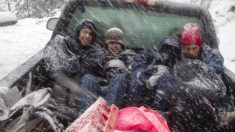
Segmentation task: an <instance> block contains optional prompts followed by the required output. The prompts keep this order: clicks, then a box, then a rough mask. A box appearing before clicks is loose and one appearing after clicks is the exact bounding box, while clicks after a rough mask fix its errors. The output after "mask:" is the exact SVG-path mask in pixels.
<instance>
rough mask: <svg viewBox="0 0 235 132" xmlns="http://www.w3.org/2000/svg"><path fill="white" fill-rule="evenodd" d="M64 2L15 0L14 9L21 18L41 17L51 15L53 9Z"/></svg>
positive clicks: (59, 7) (59, 0)
mask: <svg viewBox="0 0 235 132" xmlns="http://www.w3.org/2000/svg"><path fill="white" fill-rule="evenodd" d="M66 2H67V1H65V0H17V1H16V5H15V7H16V8H15V11H16V15H17V16H18V17H21V18H25V17H37V18H42V17H46V16H51V15H53V14H54V13H55V12H54V10H55V9H61V7H63V5H65V4H66Z"/></svg>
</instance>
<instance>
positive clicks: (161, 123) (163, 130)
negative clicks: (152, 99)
mask: <svg viewBox="0 0 235 132" xmlns="http://www.w3.org/2000/svg"><path fill="white" fill-rule="evenodd" d="M115 129H116V130H120V131H129V130H131V131H133V130H134V131H139V130H143V131H146V132H170V129H169V127H168V125H167V121H166V119H165V118H164V117H163V116H162V115H160V114H159V113H158V112H157V111H153V110H149V109H146V108H145V107H143V106H142V107H139V108H137V107H128V108H124V109H121V110H119V113H118V117H117V120H116V124H115Z"/></svg>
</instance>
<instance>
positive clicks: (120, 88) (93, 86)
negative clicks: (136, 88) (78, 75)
mask: <svg viewBox="0 0 235 132" xmlns="http://www.w3.org/2000/svg"><path fill="white" fill-rule="evenodd" d="M80 86H81V89H82V90H85V91H90V92H92V93H94V94H96V95H98V96H102V97H103V98H104V99H105V100H106V101H107V104H108V105H111V104H115V105H116V106H118V107H121V106H122V102H123V98H124V97H125V95H126V90H127V77H126V75H125V74H121V73H120V74H117V75H115V76H114V77H113V78H112V79H111V80H110V81H109V83H108V85H107V86H103V87H101V86H100V84H99V83H98V81H97V80H96V77H95V76H93V75H91V74H86V75H84V76H83V77H82V79H81V82H80ZM79 98H80V100H79V104H78V109H79V111H81V112H84V111H85V110H86V109H87V108H88V107H89V106H90V105H91V104H92V103H94V101H95V100H89V99H88V97H87V96H86V95H83V97H79Z"/></svg>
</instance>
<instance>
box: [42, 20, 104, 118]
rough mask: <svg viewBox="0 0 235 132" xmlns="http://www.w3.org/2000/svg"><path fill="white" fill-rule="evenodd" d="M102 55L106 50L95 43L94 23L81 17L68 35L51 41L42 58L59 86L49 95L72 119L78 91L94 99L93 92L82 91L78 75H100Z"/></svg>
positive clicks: (64, 113) (75, 109) (75, 108)
mask: <svg viewBox="0 0 235 132" xmlns="http://www.w3.org/2000/svg"><path fill="white" fill-rule="evenodd" d="M105 58H106V50H105V49H104V48H103V47H101V46H100V45H99V44H98V43H96V26H95V24H94V23H93V22H92V21H91V20H86V19H85V20H81V22H80V23H79V24H78V25H77V26H76V28H75V31H74V33H73V34H72V35H70V36H65V37H63V36H61V35H57V36H55V37H54V38H53V39H52V40H50V42H49V43H48V45H47V46H46V48H45V51H44V60H45V64H46V67H47V70H48V72H49V73H50V76H51V78H52V79H53V80H54V82H55V84H56V85H55V86H58V85H59V86H60V87H54V89H53V95H52V96H54V98H56V101H57V104H58V105H60V106H61V108H60V107H59V106H58V107H59V108H58V110H61V111H62V113H63V114H61V115H62V116H65V118H67V117H71V118H72V119H71V120H73V119H75V118H76V117H77V116H78V113H77V96H76V95H77V94H78V93H79V94H83V95H84V96H89V97H91V99H94V98H96V96H95V95H93V93H90V94H89V91H84V90H81V88H80V86H79V81H80V79H79V77H80V76H83V75H85V74H87V73H89V74H94V75H97V76H102V73H101V72H102V69H103V66H104V63H105ZM67 106H69V108H67ZM62 107H63V108H62ZM64 110H65V111H64ZM66 110H67V111H66ZM75 113H77V114H75Z"/></svg>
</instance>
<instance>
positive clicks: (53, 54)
mask: <svg viewBox="0 0 235 132" xmlns="http://www.w3.org/2000/svg"><path fill="white" fill-rule="evenodd" d="M105 57H106V51H105V50H104V49H103V48H102V47H101V46H100V45H99V44H97V43H93V44H91V45H90V46H89V47H82V46H80V45H79V44H78V43H77V41H75V40H74V39H73V38H72V37H70V36H68V37H62V36H60V35H57V36H55V38H53V39H52V40H51V41H50V42H49V44H48V46H47V47H46V48H45V52H44V59H45V63H46V65H47V68H48V70H50V71H51V72H56V71H63V72H65V73H67V74H77V73H80V74H85V73H93V74H99V73H100V72H101V71H102V68H103V65H104V63H105Z"/></svg>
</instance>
